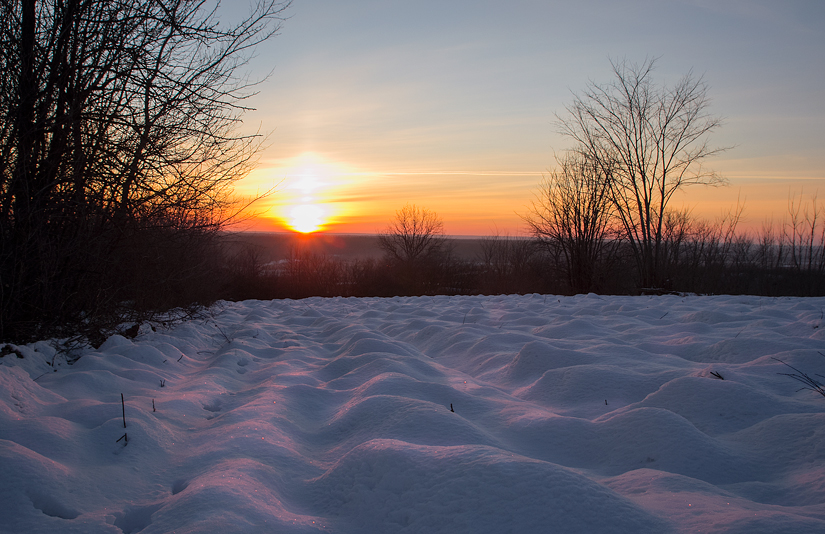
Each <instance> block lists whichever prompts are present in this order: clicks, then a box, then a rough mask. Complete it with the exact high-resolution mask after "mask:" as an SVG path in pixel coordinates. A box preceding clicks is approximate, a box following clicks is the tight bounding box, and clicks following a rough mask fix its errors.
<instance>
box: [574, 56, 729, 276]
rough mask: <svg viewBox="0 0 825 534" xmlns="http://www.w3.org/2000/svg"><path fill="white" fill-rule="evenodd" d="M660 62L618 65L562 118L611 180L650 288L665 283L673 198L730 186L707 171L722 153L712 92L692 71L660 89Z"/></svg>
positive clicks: (615, 200)
mask: <svg viewBox="0 0 825 534" xmlns="http://www.w3.org/2000/svg"><path fill="white" fill-rule="evenodd" d="M654 63H655V60H653V59H649V60H646V61H645V62H643V63H641V64H632V63H627V62H625V61H622V62H614V63H612V65H613V74H614V80H613V82H611V83H608V84H604V85H599V84H596V83H591V84H590V85H589V86H588V88H587V89H586V90H585V91H584V92H583V93H582V94H581V95H578V96H576V97H575V99H574V101H573V104H572V105H570V106H569V107H568V108H567V116H566V117H564V118H559V123H560V127H561V131H562V133H563V134H565V135H567V136H568V137H569V138H571V139H572V140H574V141H575V143H576V144H575V146H574V147H573V150H574V151H576V152H578V153H580V154H581V156H582V157H583V158H584V159H585V161H588V162H593V163H594V164H595V165H597V166H598V167H599V170H600V172H601V173H602V174H603V175H604V177H605V178H607V179H608V181H609V184H610V195H611V199H612V202H613V205H614V207H615V209H616V213H617V214H618V216H619V218H620V220H621V221H622V225H623V227H624V233H625V235H626V237H627V240H628V242H629V244H630V247H631V249H632V251H633V255H634V257H635V260H636V265H637V269H638V274H639V282H640V284H641V285H642V286H645V287H655V286H659V285H660V284H661V283H662V280H661V278H662V267H663V253H664V251H663V246H662V244H663V225H664V224H665V212H666V209H667V206H668V204H669V202H670V200H671V198H672V197H673V195H674V194H675V193H676V191H678V190H679V189H681V188H682V187H684V186H686V185H691V184H719V183H722V182H723V179H722V178H721V177H719V176H718V175H717V174H715V173H713V172H708V171H706V170H705V169H704V168H703V167H702V163H703V161H704V160H705V159H707V158H708V157H710V156H713V155H715V154H718V153H719V152H720V151H721V150H723V149H720V148H712V147H710V146H709V145H708V144H707V134H709V133H710V132H711V131H713V130H715V129H716V128H717V127H718V126H719V125H720V119H719V118H717V117H714V116H711V115H709V114H708V113H707V107H708V104H709V100H708V96H707V85H706V84H705V82H704V81H703V80H702V78H701V77H700V78H696V77H694V76H693V74H692V73H691V72H689V73H688V74H687V75H686V76H684V77H683V78H682V79H681V80H679V81H678V82H677V83H676V85H674V86H673V87H666V86H658V85H655V84H654V83H653V79H652V71H653V67H654Z"/></svg>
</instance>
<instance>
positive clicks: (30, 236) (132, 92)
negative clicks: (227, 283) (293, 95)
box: [0, 0, 289, 340]
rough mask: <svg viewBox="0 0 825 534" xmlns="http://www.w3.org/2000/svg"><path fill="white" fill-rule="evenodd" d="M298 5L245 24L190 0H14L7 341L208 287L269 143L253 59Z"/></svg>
mask: <svg viewBox="0 0 825 534" xmlns="http://www.w3.org/2000/svg"><path fill="white" fill-rule="evenodd" d="M288 4H289V1H288V0H284V1H279V0H260V1H259V2H257V3H255V4H254V5H253V6H252V7H251V11H250V12H249V14H248V16H245V17H238V19H237V20H238V22H236V23H234V24H233V25H230V26H225V25H222V24H221V23H220V21H219V20H218V11H217V10H218V9H219V8H218V7H217V6H215V5H211V6H210V4H208V3H203V2H191V1H188V0H151V1H140V2H138V1H134V0H125V1H120V2H90V1H80V0H21V1H19V2H3V3H2V5H0V88H1V89H2V90H0V114H2V121H0V339H2V340H21V339H33V338H38V337H50V336H60V335H67V334H69V333H71V332H77V331H78V330H81V331H82V330H84V329H88V330H90V331H92V330H99V328H98V327H99V326H100V324H101V323H105V322H117V321H122V320H123V318H124V316H125V315H128V314H132V313H138V312H140V310H148V309H163V308H168V307H170V306H179V305H183V304H187V303H191V302H197V301H198V300H202V299H203V298H205V297H206V296H207V295H204V291H203V290H202V289H201V288H202V287H208V286H209V282H210V281H211V278H205V277H207V276H211V275H212V274H214V272H216V271H218V270H220V265H219V263H220V262H219V259H220V255H219V254H215V251H217V250H218V249H217V248H216V247H217V243H216V237H217V235H218V231H219V230H220V229H221V228H222V227H223V225H224V224H225V223H226V221H227V220H228V219H229V218H231V217H232V215H233V213H235V212H236V211H237V209H238V204H237V202H236V199H234V198H233V195H232V184H233V182H234V181H235V180H237V179H238V178H240V177H242V176H243V175H244V172H245V171H246V170H247V169H249V168H250V166H251V165H252V163H253V160H252V158H253V156H254V153H255V149H256V147H257V145H258V143H259V141H258V140H257V136H254V135H252V136H249V135H242V134H239V133H237V132H236V127H237V126H238V125H239V124H240V120H241V116H242V114H243V112H244V111H245V109H246V107H245V104H244V101H245V99H246V98H247V97H248V96H249V95H250V94H251V93H252V90H253V87H252V86H253V83H251V82H249V81H248V78H247V77H246V76H245V74H244V73H243V69H242V67H243V65H244V63H245V61H246V59H247V58H248V57H249V54H250V53H251V51H252V49H253V48H254V46H255V45H257V44H258V43H260V42H262V41H264V40H265V39H267V38H269V37H270V36H271V35H273V34H274V33H275V32H277V30H278V28H279V25H280V22H281V21H282V18H283V12H284V9H286V7H287V6H288ZM211 293H212V295H209V296H214V295H215V292H211ZM104 318H105V320H104Z"/></svg>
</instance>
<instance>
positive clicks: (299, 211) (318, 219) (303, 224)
mask: <svg viewBox="0 0 825 534" xmlns="http://www.w3.org/2000/svg"><path fill="white" fill-rule="evenodd" d="M324 222H325V218H324V208H322V207H321V206H319V205H318V204H301V205H299V206H295V207H294V208H292V209H291V210H290V212H289V226H290V227H291V228H292V229H293V230H295V231H296V232H300V233H302V234H311V233H312V232H317V231H318V230H320V229H321V228H323V226H324Z"/></svg>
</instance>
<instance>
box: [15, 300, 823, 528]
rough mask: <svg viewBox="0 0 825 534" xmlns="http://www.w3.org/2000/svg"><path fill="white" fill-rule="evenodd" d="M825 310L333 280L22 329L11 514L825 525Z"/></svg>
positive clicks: (262, 523)
mask: <svg viewBox="0 0 825 534" xmlns="http://www.w3.org/2000/svg"><path fill="white" fill-rule="evenodd" d="M823 315H825V299H821V298H806V299H801V298H781V299H770V298H760V297H747V296H746V297H732V296H719V297H699V296H687V297H679V296H661V297H601V296H597V295H592V294H591V295H578V296H575V297H558V296H545V295H526V296H495V297H493V296H490V297H484V296H478V297H475V296H474V297H415V298H391V299H377V298H376V299H370V298H349V299H345V298H335V299H320V298H314V299H306V300H301V301H289V300H284V301H246V302H240V303H221V304H220V305H219V306H217V307H216V308H214V309H213V313H212V316H211V317H208V318H205V319H201V320H192V321H189V322H187V323H184V324H181V325H178V326H176V327H173V328H170V329H168V330H158V331H156V332H155V331H152V329H151V328H149V326H148V325H144V326H143V327H142V328H141V333H140V334H139V335H138V336H137V337H136V338H135V339H134V340H129V339H125V338H123V337H121V336H113V337H111V338H110V339H109V340H107V341H106V343H104V344H103V346H101V347H100V348H99V349H98V350H96V351H95V350H91V349H90V350H88V351H86V352H85V353H83V354H82V355H81V357H80V358H79V359H78V360H77V361H76V363H74V364H73V365H68V364H67V362H66V359H65V356H64V355H61V354H56V353H55V350H54V348H52V346H51V345H49V344H48V343H45V342H39V343H36V344H32V345H28V346H21V347H18V350H19V351H20V352H21V354H22V355H23V358H19V357H17V355H15V354H10V355H7V356H5V357H4V358H2V360H0V361H2V365H0V400H2V402H0V531H2V532H9V533H11V532H14V533H17V532H69V533H71V532H84V533H97V532H99V533H115V534H120V533H125V534H131V533H137V532H141V533H162V532H163V533H165V532H180V533H195V532H219V533H221V534H226V533H234V532H295V533H299V532H338V533H362V532H363V533H367V532H382V533H383V532H445V533H447V532H450V533H453V532H474V533H475V532H490V533H503V532H519V533H522V532H571V533H572V532H588V533H589V532H628V533H631V532H632V533H636V532H742V533H745V532H747V533H759V532H765V533H768V532H770V533H777V532H789V533H790V532H793V533H804V532H811V533H814V532H825V439H823V438H825V398H823V397H822V396H819V395H817V394H815V393H813V392H811V391H807V390H803V391H798V389H799V388H800V387H801V384H800V383H798V382H796V381H794V380H792V379H790V378H788V377H786V376H781V375H779V374H778V373H787V372H793V371H792V370H791V369H790V368H788V367H787V366H785V365H783V364H782V363H780V362H778V361H776V360H775V359H774V358H779V359H781V360H782V361H784V362H787V363H788V364H790V365H793V366H794V367H797V368H798V369H801V370H803V371H805V372H808V373H809V374H813V373H822V374H825V357H823V353H825V319H823ZM53 360H54V364H55V365H54V367H52V366H51V365H49V364H50V363H51V362H52V361H53ZM712 373H715V374H717V375H720V376H722V377H723V378H724V380H721V379H719V378H716V376H714V374H712ZM121 394H123V395H124V398H125V412H126V428H124V427H123V417H122V412H121V410H122V407H121V397H120V395H121ZM153 402H154V411H153ZM451 408H452V410H454V411H451ZM124 434H127V435H128V444H126V443H125V441H126V440H125V439H124V440H120V441H117V440H118V438H121V437H122V436H123V435H124Z"/></svg>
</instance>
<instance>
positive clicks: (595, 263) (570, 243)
mask: <svg viewBox="0 0 825 534" xmlns="http://www.w3.org/2000/svg"><path fill="white" fill-rule="evenodd" d="M615 213H616V212H615V209H614V207H613V204H612V201H611V196H610V181H609V180H608V175H606V173H605V172H604V170H603V165H602V164H600V162H596V161H593V160H589V159H587V158H586V157H585V156H583V155H582V154H578V153H575V152H570V153H567V154H566V155H565V156H564V157H562V158H561V159H560V161H559V167H558V168H557V169H556V170H555V171H553V172H551V173H550V174H549V175H547V176H545V177H544V181H543V182H542V184H541V186H540V189H539V192H538V194H537V198H536V200H535V201H534V202H533V203H532V206H531V207H530V209H529V211H528V213H527V215H525V216H524V220H525V222H526V223H527V225H528V227H529V228H530V230H531V232H532V234H533V236H535V237H536V238H537V239H538V240H539V242H541V243H543V244H544V245H545V246H546V247H547V248H548V249H549V250H550V252H551V253H558V254H559V255H560V256H561V258H562V259H563V262H564V263H563V268H564V273H565V275H566V277H567V280H568V283H569V284H570V288H571V289H572V290H573V291H574V292H577V293H585V292H588V291H594V290H597V289H598V282H599V276H600V274H603V273H600V272H599V271H600V267H602V268H603V267H604V266H605V265H606V264H607V263H609V260H610V257H611V256H612V255H613V253H614V252H615V250H616V247H617V245H618V237H619V235H618V232H616V226H615V224H616V222H617V221H616V216H615Z"/></svg>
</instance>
